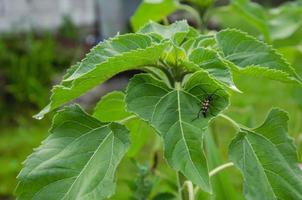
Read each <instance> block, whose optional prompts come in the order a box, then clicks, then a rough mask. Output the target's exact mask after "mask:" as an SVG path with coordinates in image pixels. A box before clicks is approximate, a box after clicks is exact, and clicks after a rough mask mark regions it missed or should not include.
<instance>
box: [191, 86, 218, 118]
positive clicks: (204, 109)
mask: <svg viewBox="0 0 302 200" xmlns="http://www.w3.org/2000/svg"><path fill="white" fill-rule="evenodd" d="M201 90H202V91H203V92H204V93H205V94H206V96H205V97H204V98H203V100H202V101H201V105H200V110H199V111H198V113H197V117H196V118H194V119H192V122H193V121H195V120H196V119H198V118H199V117H200V113H201V114H202V115H203V117H204V118H206V117H207V114H208V113H210V114H211V115H212V116H214V114H213V113H211V111H210V107H211V106H212V102H213V100H214V98H213V97H214V96H215V95H216V96H218V97H219V95H217V94H216V92H217V91H219V90H223V89H221V88H218V89H216V90H214V92H212V93H211V94H209V93H207V91H205V90H204V89H201ZM213 108H214V107H213Z"/></svg>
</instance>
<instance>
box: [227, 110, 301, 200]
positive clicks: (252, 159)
mask: <svg viewBox="0 0 302 200" xmlns="http://www.w3.org/2000/svg"><path fill="white" fill-rule="evenodd" d="M287 121H288V116H287V114H286V113H285V112H284V111H282V110H279V109H273V110H272V111H271V112H270V113H269V115H268V116H267V119H266V120H265V122H264V123H263V125H261V126H260V127H259V128H256V129H253V130H245V129H243V130H241V131H240V133H239V134H238V135H237V137H236V138H235V139H234V140H233V141H232V143H231V145H230V150H229V154H230V157H231V159H232V160H233V162H234V163H235V165H236V166H237V167H238V168H239V169H240V170H241V171H242V173H243V176H244V190H245V197H246V199H248V200H249V199H250V200H258V199H259V200H267V199H274V200H277V199H286V200H287V199H288V200H290V199H291V200H296V199H302V171H301V170H300V169H299V167H298V162H297V153H296V148H295V146H294V144H293V141H292V140H291V139H290V138H289V137H288V135H287V132H288V130H287Z"/></svg>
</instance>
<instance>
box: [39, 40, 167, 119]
mask: <svg viewBox="0 0 302 200" xmlns="http://www.w3.org/2000/svg"><path fill="white" fill-rule="evenodd" d="M166 46H167V44H166V43H160V44H155V43H152V41H151V38H150V37H149V36H146V35H142V34H126V35H121V36H117V37H115V38H113V39H111V40H108V41H105V42H102V43H100V44H99V45H97V46H96V47H94V48H93V49H92V50H91V52H90V53H89V54H87V56H86V58H85V59H84V60H83V61H82V62H81V63H78V64H77V65H75V66H74V67H73V68H72V69H71V70H69V71H68V73H67V75H65V77H64V80H63V81H62V83H61V84H60V85H57V86H55V87H54V88H53V90H52V95H51V102H50V104H49V105H48V106H46V107H45V108H44V109H43V110H42V111H41V112H40V113H39V114H37V115H36V116H35V117H36V118H38V119H41V118H42V117H43V116H44V115H45V114H46V113H48V112H50V111H52V110H53V109H56V108H58V107H59V106H61V105H63V104H64V103H66V102H68V101H70V100H72V99H74V98H77V97H79V96H80V95H82V94H83V93H85V92H86V91H88V90H90V89H92V88H94V87H95V86H97V85H98V84H100V83H102V82H104V81H106V80H108V79H109V78H111V77H112V76H113V75H115V74H117V73H120V72H122V71H126V70H130V69H137V68H142V67H144V66H150V65H154V64H156V63H157V61H158V59H159V57H160V56H161V54H162V52H163V51H164V49H165V47H166Z"/></svg>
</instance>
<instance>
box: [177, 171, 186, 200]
mask: <svg viewBox="0 0 302 200" xmlns="http://www.w3.org/2000/svg"><path fill="white" fill-rule="evenodd" d="M176 175H177V185H178V194H179V199H180V200H184V199H185V194H184V192H183V188H182V186H183V180H182V178H181V174H180V172H177V174H176Z"/></svg>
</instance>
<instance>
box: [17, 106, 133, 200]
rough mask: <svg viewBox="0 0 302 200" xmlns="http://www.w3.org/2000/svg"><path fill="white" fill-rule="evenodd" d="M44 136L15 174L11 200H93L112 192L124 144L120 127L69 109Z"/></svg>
mask: <svg viewBox="0 0 302 200" xmlns="http://www.w3.org/2000/svg"><path fill="white" fill-rule="evenodd" d="M50 133H51V135H50V136H49V137H48V138H47V139H46V140H45V141H44V142H43V143H42V145H41V146H40V147H39V148H38V149H36V150H35V152H34V153H33V154H32V155H31V156H30V157H29V158H28V159H27V160H26V161H25V163H24V164H25V166H24V168H23V169H22V171H21V172H20V174H19V175H18V180H19V181H20V182H19V185H18V187H17V190H16V193H17V197H18V198H17V199H20V200H27V199H28V200H29V199H30V200H41V199H43V200H56V199H58V200H63V199H64V200H67V199H68V200H74V199H81V200H85V199H87V200H88V199H89V200H93V199H95V200H99V199H105V198H107V197H109V196H111V195H112V194H113V193H114V190H115V182H114V174H115V170H116V167H117V166H118V164H119V162H120V161H121V159H122V157H123V156H124V155H125V153H126V151H127V149H128V146H129V143H130V142H129V138H128V131H127V129H126V128H125V127H124V126H122V125H119V124H117V123H111V124H103V123H101V122H99V121H98V120H96V119H95V118H93V117H91V116H89V115H88V114H86V113H84V112H83V111H82V110H81V109H80V108H79V107H78V106H71V107H66V108H65V109H64V110H62V111H60V112H59V113H58V114H57V115H56V116H55V118H54V121H53V126H52V129H51V130H50Z"/></svg>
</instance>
